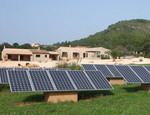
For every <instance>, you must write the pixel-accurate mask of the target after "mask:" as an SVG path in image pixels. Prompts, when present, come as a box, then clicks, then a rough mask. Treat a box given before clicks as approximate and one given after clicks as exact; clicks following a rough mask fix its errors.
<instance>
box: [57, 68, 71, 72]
mask: <svg viewBox="0 0 150 115" xmlns="http://www.w3.org/2000/svg"><path fill="white" fill-rule="evenodd" d="M57 70H62V71H63V70H71V69H70V68H58V69H57Z"/></svg>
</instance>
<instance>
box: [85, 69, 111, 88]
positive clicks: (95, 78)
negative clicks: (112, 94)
mask: <svg viewBox="0 0 150 115" xmlns="http://www.w3.org/2000/svg"><path fill="white" fill-rule="evenodd" d="M85 72H86V73H87V75H88V76H89V78H90V79H91V80H92V82H93V83H94V85H95V86H96V88H97V89H105V90H108V89H113V88H112V86H111V85H110V84H109V82H108V81H107V79H106V78H105V77H104V76H103V75H102V73H101V72H100V71H85Z"/></svg>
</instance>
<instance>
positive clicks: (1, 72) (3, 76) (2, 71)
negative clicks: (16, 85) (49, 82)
mask: <svg viewBox="0 0 150 115" xmlns="http://www.w3.org/2000/svg"><path fill="white" fill-rule="evenodd" d="M7 70H17V71H26V70H30V71H42V70H50V71H54V70H55V71H56V70H70V69H69V68H58V69H53V68H46V69H42V68H0V84H8V78H7V73H6V71H7Z"/></svg>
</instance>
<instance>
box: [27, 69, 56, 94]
mask: <svg viewBox="0 0 150 115" xmlns="http://www.w3.org/2000/svg"><path fill="white" fill-rule="evenodd" d="M29 73H30V76H31V79H32V82H33V85H34V88H35V91H53V90H54V88H53V86H52V83H51V81H50V79H49V76H48V74H47V72H46V71H36V70H35V71H29Z"/></svg>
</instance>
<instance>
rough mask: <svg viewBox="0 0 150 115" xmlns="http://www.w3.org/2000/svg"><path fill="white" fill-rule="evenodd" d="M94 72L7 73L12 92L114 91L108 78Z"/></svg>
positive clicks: (12, 71) (47, 71)
mask: <svg viewBox="0 0 150 115" xmlns="http://www.w3.org/2000/svg"><path fill="white" fill-rule="evenodd" d="M88 72H89V71H88ZM93 72H94V71H93ZM93 72H92V74H89V73H86V71H62V70H61V71H58V70H57V71H49V70H42V71H38V70H35V71H32V70H29V71H20V70H8V71H7V73H8V78H9V84H10V88H11V91H12V92H27V91H29V92H30V91H44V92H48V91H50V92H53V91H81V90H110V89H113V88H112V86H111V85H110V84H109V82H108V81H107V80H106V78H105V77H104V76H103V75H102V74H101V73H100V72H99V71H95V72H94V73H93ZM97 72H98V73H97ZM90 75H91V76H90ZM99 75H100V76H99ZM98 82H99V83H98ZM101 82H102V83H101Z"/></svg>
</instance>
